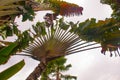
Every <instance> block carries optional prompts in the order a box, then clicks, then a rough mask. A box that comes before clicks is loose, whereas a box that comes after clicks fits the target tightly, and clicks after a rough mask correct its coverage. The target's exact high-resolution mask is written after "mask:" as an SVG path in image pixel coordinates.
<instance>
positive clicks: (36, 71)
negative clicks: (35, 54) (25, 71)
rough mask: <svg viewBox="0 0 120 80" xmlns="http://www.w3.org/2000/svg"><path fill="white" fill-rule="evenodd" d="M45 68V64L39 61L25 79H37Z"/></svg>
mask: <svg viewBox="0 0 120 80" xmlns="http://www.w3.org/2000/svg"><path fill="white" fill-rule="evenodd" d="M45 69H46V65H45V64H44V63H43V62H40V64H38V66H37V67H36V68H35V69H34V71H33V72H32V73H31V74H30V75H29V76H28V77H27V79H26V80H37V78H38V77H40V75H41V73H42V72H43V71H44V70H45Z"/></svg>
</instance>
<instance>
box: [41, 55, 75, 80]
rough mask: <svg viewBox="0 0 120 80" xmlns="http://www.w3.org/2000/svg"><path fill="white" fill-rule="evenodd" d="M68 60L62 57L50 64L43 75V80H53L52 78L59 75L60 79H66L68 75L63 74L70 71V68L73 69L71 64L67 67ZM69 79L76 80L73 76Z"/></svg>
mask: <svg viewBox="0 0 120 80" xmlns="http://www.w3.org/2000/svg"><path fill="white" fill-rule="evenodd" d="M66 60H67V59H66V58H65V57H60V58H58V59H55V60H52V61H50V62H48V64H47V68H46V70H45V71H44V72H43V73H42V75H41V80H48V79H51V78H50V76H52V77H55V76H58V75H59V76H58V77H59V78H64V79H66V77H65V76H67V75H63V74H62V72H64V71H68V70H69V68H70V67H72V65H71V64H68V65H65V63H66ZM74 77H75V76H74ZM67 78H68V79H74V78H73V76H71V75H69V77H67Z"/></svg>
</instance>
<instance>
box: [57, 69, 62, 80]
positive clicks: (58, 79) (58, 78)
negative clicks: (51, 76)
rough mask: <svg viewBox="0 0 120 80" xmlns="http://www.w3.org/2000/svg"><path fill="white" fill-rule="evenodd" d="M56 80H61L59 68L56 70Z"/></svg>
mask: <svg viewBox="0 0 120 80" xmlns="http://www.w3.org/2000/svg"><path fill="white" fill-rule="evenodd" d="M56 80H61V79H60V75H59V69H57V71H56Z"/></svg>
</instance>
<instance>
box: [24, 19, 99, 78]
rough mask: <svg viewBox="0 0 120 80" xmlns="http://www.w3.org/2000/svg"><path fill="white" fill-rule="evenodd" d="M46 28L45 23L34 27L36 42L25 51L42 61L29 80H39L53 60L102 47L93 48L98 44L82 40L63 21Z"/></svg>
mask: <svg viewBox="0 0 120 80" xmlns="http://www.w3.org/2000/svg"><path fill="white" fill-rule="evenodd" d="M45 26H46V24H45V23H44V22H42V23H40V22H39V23H37V24H36V26H33V29H34V33H32V34H33V36H34V40H33V42H32V43H30V44H29V46H28V47H27V48H26V49H25V50H23V52H25V53H28V54H29V56H31V57H32V58H34V59H36V60H39V61H40V64H39V65H38V66H37V67H36V69H35V70H34V71H33V72H32V73H31V75H30V76H29V77H28V78H27V80H32V79H33V80H35V79H37V78H38V77H39V76H40V74H41V73H42V72H43V71H44V70H45V69H46V65H47V63H48V62H49V61H51V60H53V59H56V58H58V57H61V56H65V55H70V54H73V53H77V52H81V51H85V50H89V49H94V48H99V47H100V46H92V45H95V44H97V43H90V42H86V41H83V40H81V39H80V36H78V35H77V34H75V33H73V32H71V30H72V28H70V27H72V26H70V25H69V24H67V23H65V22H64V21H63V19H60V20H59V21H57V22H56V23H55V24H54V25H53V27H49V28H46V27H45ZM90 46H91V47H90ZM87 47H88V48H87Z"/></svg>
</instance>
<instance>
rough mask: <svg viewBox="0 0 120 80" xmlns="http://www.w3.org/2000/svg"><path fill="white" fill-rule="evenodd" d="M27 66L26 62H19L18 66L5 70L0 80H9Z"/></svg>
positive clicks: (0, 74) (0, 75)
mask: <svg viewBox="0 0 120 80" xmlns="http://www.w3.org/2000/svg"><path fill="white" fill-rule="evenodd" d="M24 65H25V62H24V60H22V61H20V62H18V63H17V64H15V65H13V66H11V67H9V68H8V69H6V70H4V71H3V72H1V73H0V80H8V79H9V78H10V77H12V76H13V75H15V74H16V73H17V72H18V71H19V70H21V69H22V68H23V66H24Z"/></svg>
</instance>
